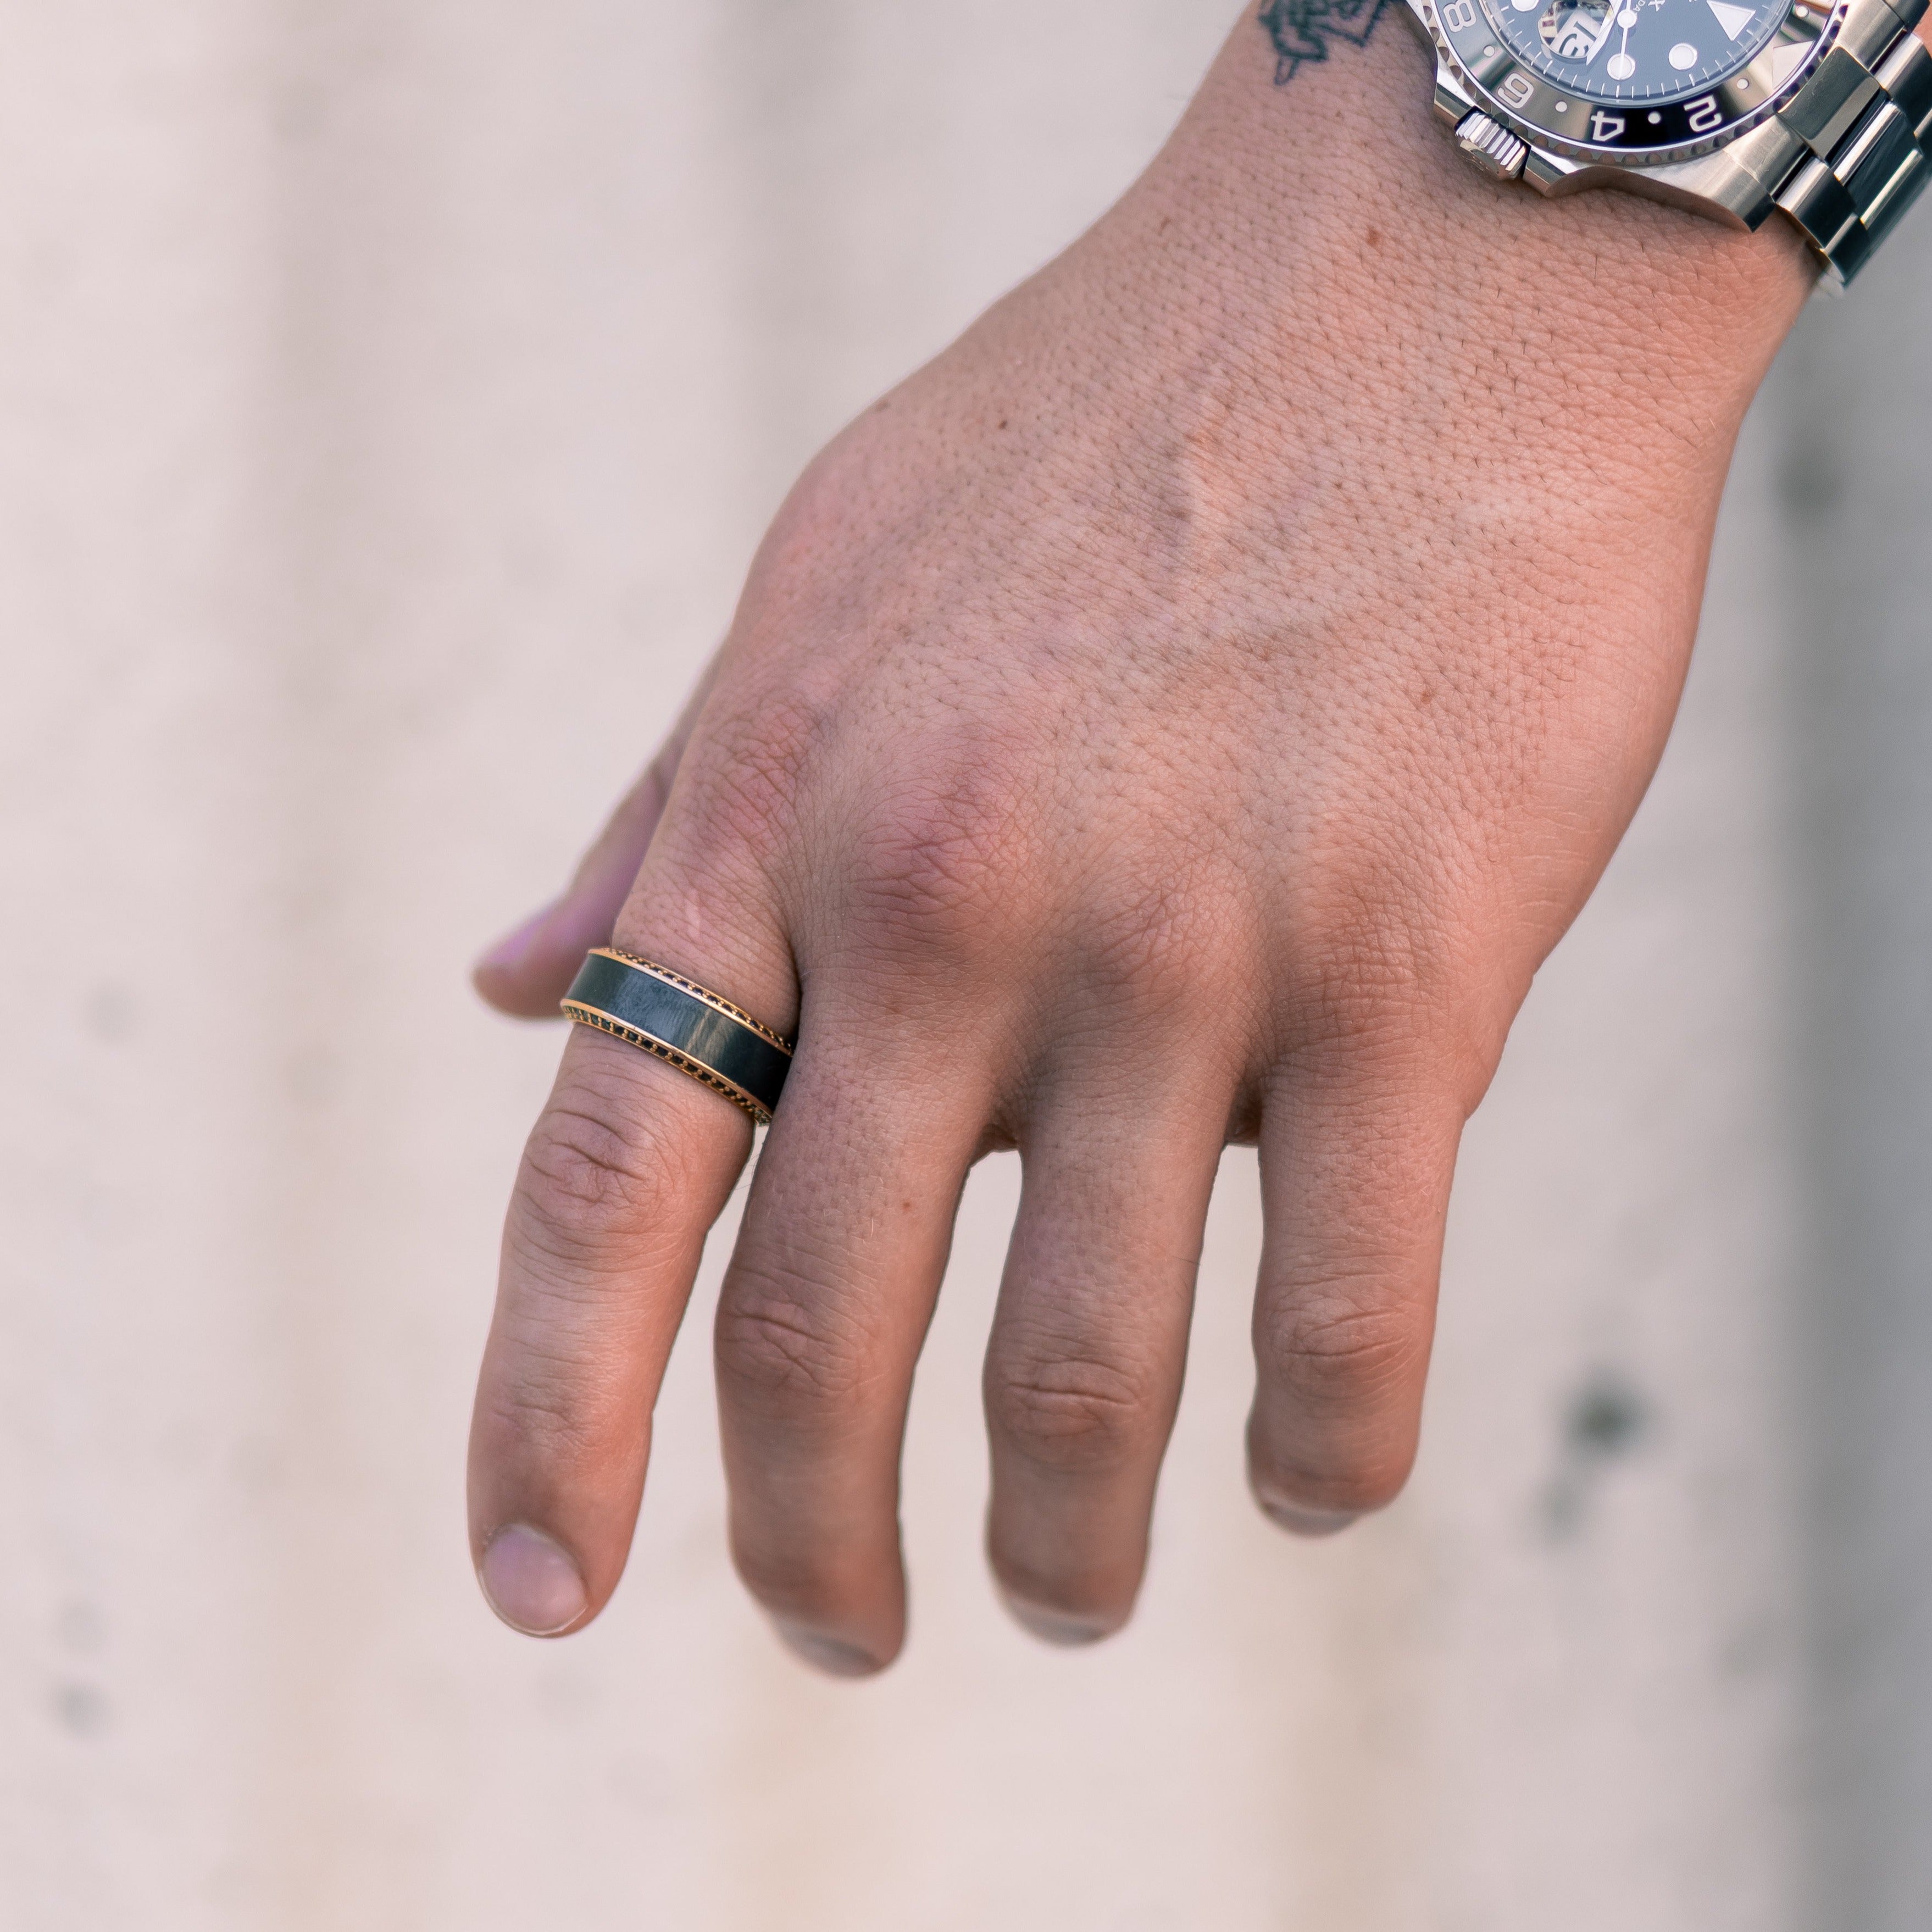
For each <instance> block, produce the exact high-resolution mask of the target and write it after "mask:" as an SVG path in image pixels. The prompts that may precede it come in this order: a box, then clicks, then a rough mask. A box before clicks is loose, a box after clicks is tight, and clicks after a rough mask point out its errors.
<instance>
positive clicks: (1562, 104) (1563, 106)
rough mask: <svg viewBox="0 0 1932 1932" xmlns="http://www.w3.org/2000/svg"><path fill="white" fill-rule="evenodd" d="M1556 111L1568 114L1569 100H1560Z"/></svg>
mask: <svg viewBox="0 0 1932 1932" xmlns="http://www.w3.org/2000/svg"><path fill="white" fill-rule="evenodd" d="M1556 111H1557V113H1559V114H1568V113H1569V111H1570V104H1569V102H1568V101H1559V102H1558V103H1557V104H1556Z"/></svg>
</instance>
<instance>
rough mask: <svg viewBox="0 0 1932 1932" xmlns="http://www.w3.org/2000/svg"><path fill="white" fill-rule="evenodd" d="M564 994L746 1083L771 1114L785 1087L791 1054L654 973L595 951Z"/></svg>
mask: <svg viewBox="0 0 1932 1932" xmlns="http://www.w3.org/2000/svg"><path fill="white" fill-rule="evenodd" d="M564 997H565V999H566V1000H568V1001H571V1003H573V1004H577V1005H579V1006H584V1007H589V1008H591V1009H592V1010H593V1011H595V1012H597V1013H604V1014H607V1015H608V1016H609V1017H610V1018H611V1019H614V1020H617V1021H620V1022H622V1024H623V1025H625V1026H629V1027H635V1028H637V1031H639V1032H640V1033H646V1034H649V1035H650V1037H652V1039H653V1040H661V1041H662V1042H663V1043H664V1045H665V1046H668V1047H673V1048H675V1049H676V1051H677V1052H679V1053H682V1054H683V1055H686V1056H687V1057H688V1058H690V1059H692V1060H694V1061H697V1064H699V1065H700V1067H709V1068H710V1069H711V1070H712V1073H716V1074H720V1075H721V1076H723V1077H724V1079H727V1080H729V1081H730V1082H732V1083H733V1085H736V1086H739V1087H742V1088H743V1089H744V1090H745V1092H746V1093H747V1094H750V1095H751V1098H752V1099H753V1100H755V1101H757V1103H758V1104H759V1106H761V1107H763V1109H765V1111H766V1112H767V1113H769V1112H771V1110H772V1109H773V1108H774V1107H775V1106H777V1105H778V1096H779V1095H780V1094H781V1093H783V1092H784V1083H785V1076H786V1074H787V1073H789V1072H790V1069H791V1056H790V1055H789V1054H788V1053H786V1052H784V1051H783V1050H782V1049H781V1048H778V1047H775V1046H772V1043H771V1042H770V1041H769V1040H766V1039H764V1038H763V1037H762V1036H760V1035H759V1034H755V1033H754V1032H753V1031H751V1028H749V1027H748V1026H745V1025H742V1024H741V1023H740V1022H738V1021H736V1020H734V1019H732V1017H731V1016H730V1014H729V1013H720V1012H719V1011H718V1009H717V1008H716V1007H710V1006H706V1004H705V1003H704V1002H703V1001H702V1000H700V999H694V998H693V997H692V996H691V995H690V994H688V993H686V992H680V991H679V989H678V988H676V986H670V985H667V983H665V982H664V980H660V979H658V977H656V975H655V974H651V973H646V972H643V971H640V970H639V969H638V968H637V967H634V966H627V965H625V963H624V962H623V961H622V960H621V959H609V958H607V957H606V956H604V954H602V953H592V954H591V955H590V956H589V958H588V959H586V960H585V961H584V962H583V965H582V966H581V967H580V968H579V969H578V971H577V977H576V978H575V979H574V980H572V981H571V987H570V991H569V992H568V993H567V994H566V995H565V996H564Z"/></svg>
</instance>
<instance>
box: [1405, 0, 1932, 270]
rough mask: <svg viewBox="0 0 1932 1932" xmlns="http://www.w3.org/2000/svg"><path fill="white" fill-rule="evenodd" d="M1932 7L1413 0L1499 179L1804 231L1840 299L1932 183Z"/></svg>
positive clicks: (1447, 90)
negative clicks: (1923, 36)
mask: <svg viewBox="0 0 1932 1932" xmlns="http://www.w3.org/2000/svg"><path fill="white" fill-rule="evenodd" d="M1926 5H1927V0H1408V6H1409V10H1411V11H1412V13H1413V14H1414V16H1415V19H1416V20H1418V21H1419V22H1420V23H1421V26H1422V28H1423V30H1424V32H1425V33H1426V34H1427V36H1428V37H1429V39H1430V42H1431V43H1432V44H1433V47H1434V49H1435V52H1436V112H1437V113H1438V114H1439V115H1441V116H1442V118H1443V119H1444V120H1445V121H1448V123H1449V124H1450V125H1451V127H1454V130H1455V136H1456V142H1457V146H1458V147H1459V148H1461V150H1462V151H1463V154H1465V155H1466V156H1467V157H1468V158H1469V160H1471V161H1472V163H1475V166H1478V167H1479V168H1481V169H1483V171H1484V172H1486V173H1487V174H1490V175H1496V176H1497V177H1498V178H1501V179H1503V180H1520V181H1526V182H1528V183H1529V185H1530V186H1531V187H1535V188H1537V189H1538V190H1541V192H1542V193H1544V194H1550V195H1558V194H1570V193H1575V192H1576V191H1577V190H1579V189H1582V188H1592V187H1620V188H1625V189H1628V190H1632V191H1634V192H1635V193H1639V194H1644V195H1649V196H1652V197H1653V198H1654V199H1658V200H1661V201H1667V202H1673V203H1674V204H1676V205H1678V206H1679V207H1682V208H1689V209H1691V211H1693V212H1694V213H1697V214H1704V215H1709V216H1712V217H1715V218H1716V219H1718V220H1721V221H1724V222H1727V223H1730V224H1731V225H1732V226H1736V227H1743V228H1749V229H1756V228H1757V227H1760V226H1762V225H1763V223H1764V222H1766V220H1769V219H1770V217H1771V216H1772V214H1773V212H1774V211H1776V212H1779V213H1781V214H1784V215H1785V216H1787V217H1789V218H1790V220H1793V221H1794V222H1796V223H1797V224H1798V226H1799V229H1801V230H1802V232H1803V233H1804V235H1805V239H1807V240H1808V242H1810V243H1811V246H1812V248H1814V249H1815V250H1816V251H1817V254H1818V257H1819V259H1820V262H1821V263H1822V264H1823V275H1822V278H1821V286H1823V287H1826V288H1830V289H1842V288H1843V287H1844V286H1845V285H1846V283H1848V282H1849V281H1850V280H1851V279H1852V277H1853V276H1854V275H1856V274H1857V273H1858V271H1859V269H1861V268H1862V267H1863V266H1864V264H1865V263H1866V261H1867V260H1868V259H1869V258H1870V255H1871V254H1872V251H1873V250H1874V249H1875V248H1876V247H1877V246H1878V245H1879V242H1882V240H1883V239H1885V236H1886V235H1887V234H1888V233H1890V232H1891V228H1892V226H1894V223H1896V222H1897V220H1898V219H1899V217H1900V216H1901V215H1902V214H1904V212H1905V211H1906V208H1909V206H1910V205H1911V204H1912V201H1913V200H1914V199H1915V198H1916V197H1917V196H1918V192H1919V190H1921V188H1922V187H1924V185H1925V183H1926V181H1927V177H1928V175H1932V153H1928V151H1927V150H1928V148H1932V139H1928V134H1932V54H1928V53H1927V51H1926V49H1925V48H1924V45H1923V44H1922V43H1921V42H1920V41H1919V40H1918V38H1917V37H1916V36H1915V34H1913V32H1912V28H1913V27H1914V26H1915V25H1916V24H1917V23H1918V20H1919V18H1920V17H1921V15H1922V14H1923V13H1924V11H1925V8H1926Z"/></svg>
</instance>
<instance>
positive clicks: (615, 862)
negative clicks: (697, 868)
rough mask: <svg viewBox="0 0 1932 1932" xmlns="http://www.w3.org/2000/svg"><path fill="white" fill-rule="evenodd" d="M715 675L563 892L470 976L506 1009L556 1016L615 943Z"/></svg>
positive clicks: (700, 690) (524, 1015)
mask: <svg viewBox="0 0 1932 1932" xmlns="http://www.w3.org/2000/svg"><path fill="white" fill-rule="evenodd" d="M711 682H712V672H711V671H710V670H706V673H705V674H704V676H703V679H701V680H700V682H699V684H698V686H697V690H696V691H694V692H693V693H692V694H691V701H690V702H689V703H688V704H686V705H685V708H684V712H683V715H682V716H681V717H680V718H679V719H678V721H677V723H676V724H675V725H674V726H673V727H672V729H671V734H670V736H669V737H668V738H667V739H665V740H664V745H663V746H662V747H661V749H660V750H659V751H658V754H657V756H656V757H654V758H653V759H652V760H651V762H650V763H649V765H648V766H646V767H645V769H644V773H643V776H642V777H641V778H639V779H638V781H637V783H636V784H634V785H633V786H632V787H631V789H630V790H629V791H628V792H627V793H625V795H624V796H623V798H622V799H621V800H619V803H618V805H617V808H616V811H613V812H612V813H611V814H610V818H609V820H608V821H607V823H605V825H604V829H603V830H602V831H601V832H599V833H598V836H597V841H596V843H595V844H593V845H592V847H591V848H590V850H589V851H588V852H586V853H585V854H584V855H583V859H582V860H581V862H580V863H579V864H578V865H577V871H576V874H575V876H574V877H572V879H571V882H570V883H569V884H568V886H566V887H565V889H564V890H563V892H562V894H561V895H559V896H558V897H557V898H554V899H553V900H552V901H550V904H548V905H547V906H545V907H544V908H543V910H541V912H538V913H533V914H532V916H530V917H529V919H526V920H525V921H524V922H523V924H522V925H521V926H518V927H517V929H515V931H514V932H511V933H509V934H508V935H506V936H505V938H502V939H499V941H497V942H496V944H495V945H494V946H493V947H490V950H489V951H488V952H487V953H484V956H482V958H481V959H479V960H478V962H476V965H475V968H474V969H473V971H472V974H471V976H470V977H471V979H472V981H473V983H474V984H475V988H476V990H477V992H479V993H480V994H481V995H482V996H483V998H484V999H485V1000H486V1001H488V1003H489V1004H490V1005H491V1006H493V1007H495V1008H496V1010H497V1011H498V1012H499V1013H510V1014H513V1015H514V1016H516V1017H517V1018H518V1019H555V1018H556V1009H557V1002H558V1001H559V1000H561V999H562V998H563V996H564V995H565V993H566V992H568V990H569V989H570V983H571V980H572V979H574V977H576V974H577V968H578V967H580V966H581V965H583V956H584V955H585V953H588V952H589V950H590V949H591V948H592V947H593V946H603V945H607V944H608V943H609V941H610V929H611V927H612V926H613V925H614V924H615V923H616V917H617V913H618V910H619V907H622V904H623V903H624V900H625V897H626V895H628V893H629V892H630V889H631V883H632V882H633V881H634V880H635V879H636V877H637V868H639V867H640V865H643V862H644V853H646V850H648V849H649V846H650V842H651V835H652V833H653V832H655V831H656V829H657V827H658V820H659V818H661V817H662V816H663V815H664V801H665V799H667V798H668V797H669V796H670V787H671V781H672V780H673V778H676V776H677V768H678V765H679V761H680V760H682V757H683V756H684V748H685V745H687V744H688V742H690V739H691V727H692V726H693V725H694V724H695V723H696V722H697V714H698V712H699V710H700V709H701V708H702V706H703V703H704V700H705V697H706V695H707V694H709V691H710V688H711Z"/></svg>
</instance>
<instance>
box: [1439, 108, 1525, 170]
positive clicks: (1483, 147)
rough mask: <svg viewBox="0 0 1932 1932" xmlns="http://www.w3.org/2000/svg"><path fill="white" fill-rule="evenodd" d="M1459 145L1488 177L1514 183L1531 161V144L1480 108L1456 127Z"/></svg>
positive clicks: (1465, 116) (1467, 115)
mask: <svg viewBox="0 0 1932 1932" xmlns="http://www.w3.org/2000/svg"><path fill="white" fill-rule="evenodd" d="M1456 145H1457V147H1459V148H1461V149H1462V151H1463V153H1464V154H1465V155H1466V156H1467V157H1468V158H1469V160H1471V161H1472V162H1473V163H1475V166H1477V167H1478V168H1480V169H1481V170H1482V172H1484V174H1486V175H1494V176H1495V177H1496V179H1497V180H1498V181H1514V180H1515V179H1516V178H1517V176H1518V175H1520V174H1521V173H1522V172H1523V163H1524V162H1525V161H1526V160H1529V142H1527V141H1526V140H1523V139H1522V138H1521V137H1520V136H1517V135H1515V134H1512V133H1511V132H1510V130H1508V128H1507V127H1504V126H1502V124H1501V123H1500V122H1498V121H1492V120H1491V119H1490V117H1489V116H1488V115H1487V114H1485V113H1484V112H1483V110H1481V108H1480V107H1479V108H1478V109H1477V110H1475V112H1474V113H1471V114H1466V115H1464V116H1463V118H1462V119H1461V120H1460V121H1458V122H1457V124H1456Z"/></svg>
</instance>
